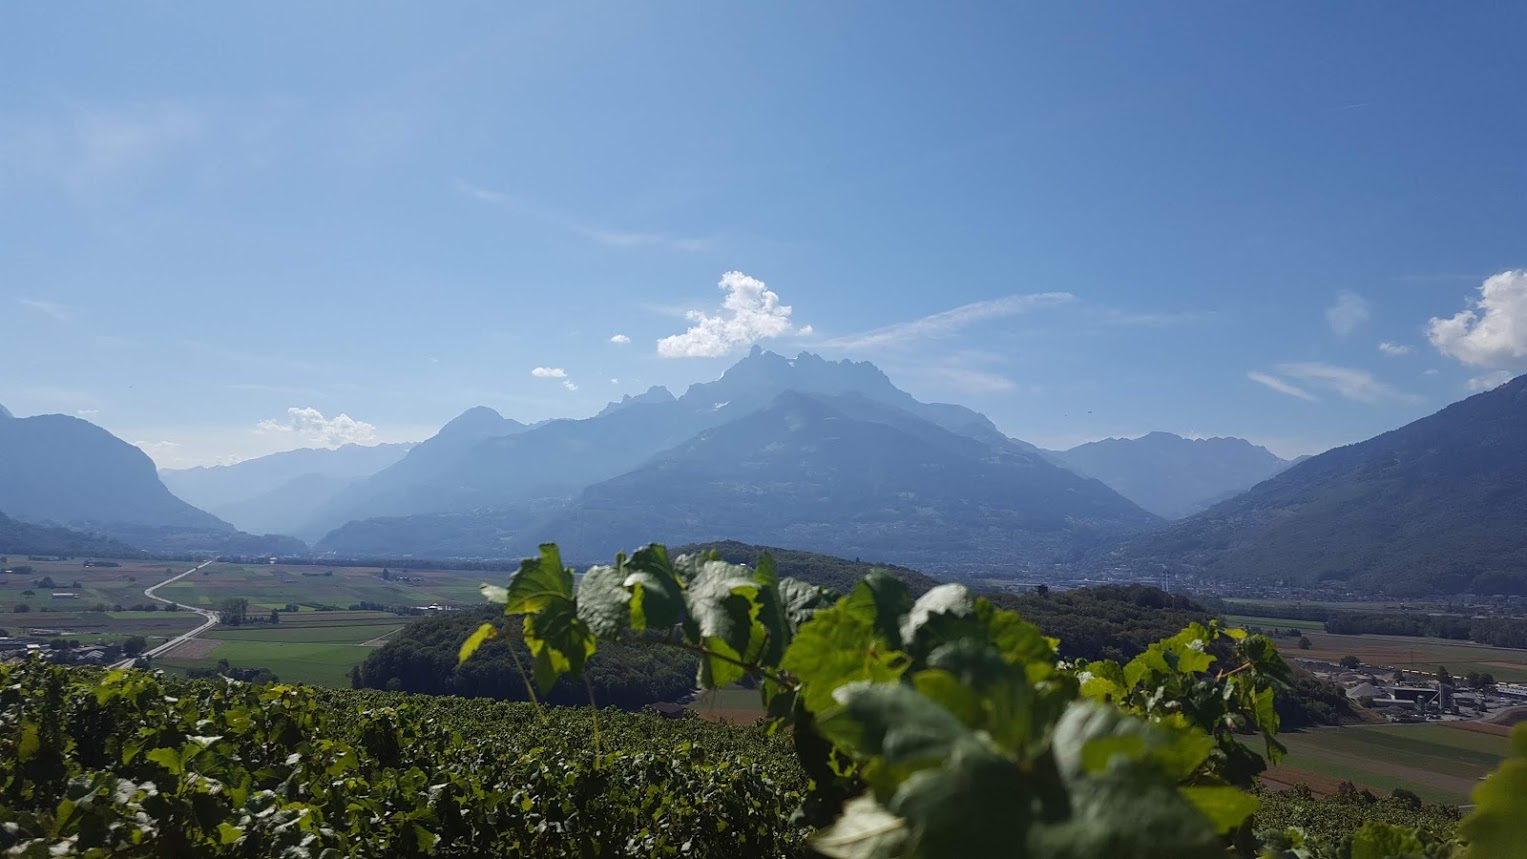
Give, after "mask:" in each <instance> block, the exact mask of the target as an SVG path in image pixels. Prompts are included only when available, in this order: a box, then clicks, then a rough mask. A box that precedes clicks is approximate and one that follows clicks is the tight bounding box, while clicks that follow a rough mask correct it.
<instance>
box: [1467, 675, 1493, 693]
mask: <svg viewBox="0 0 1527 859" xmlns="http://www.w3.org/2000/svg"><path fill="white" fill-rule="evenodd" d="M1475 681H1476V682H1474V683H1472V684H1470V685H1472V686H1473V687H1474V688H1475V689H1488V688H1490V687H1491V686H1494V685H1495V675H1494V674H1491V673H1490V672H1488V671H1481V672H1479V676H1478V677H1476V678H1475Z"/></svg>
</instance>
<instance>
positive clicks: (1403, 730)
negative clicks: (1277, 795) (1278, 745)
mask: <svg viewBox="0 0 1527 859" xmlns="http://www.w3.org/2000/svg"><path fill="white" fill-rule="evenodd" d="M1471 727H1473V726H1466V723H1440V724H1439V723H1428V724H1418V725H1354V726H1346V727H1339V728H1315V729H1312V730H1308V731H1300V732H1297V733H1292V734H1284V735H1281V736H1280V737H1279V739H1280V740H1282V741H1283V743H1284V745H1286V746H1288V749H1289V754H1288V756H1287V757H1285V758H1284V759H1283V760H1282V761H1281V762H1280V763H1279V765H1278V766H1276V767H1274V768H1272V769H1271V770H1269V771H1268V773H1267V774H1266V775H1265V776H1264V780H1266V781H1268V782H1271V783H1273V784H1275V785H1277V784H1287V785H1292V784H1299V783H1305V784H1309V785H1310V787H1311V788H1312V789H1315V790H1317V792H1322V793H1331V792H1334V783H1339V782H1341V781H1350V782H1352V783H1353V784H1355V785H1357V786H1358V787H1360V788H1361V787H1366V788H1370V789H1372V790H1374V792H1375V793H1386V794H1387V793H1389V792H1390V791H1392V790H1393V789H1395V788H1405V789H1406V790H1409V791H1412V792H1413V793H1415V794H1416V795H1417V796H1419V797H1421V798H1422V799H1424V800H1426V801H1428V802H1441V803H1447V804H1452V805H1457V804H1462V803H1466V802H1468V801H1469V794H1470V792H1471V791H1473V789H1474V788H1475V787H1476V786H1477V785H1478V783H1479V778H1480V777H1481V776H1483V775H1485V774H1486V773H1488V772H1490V771H1491V770H1493V769H1495V768H1496V767H1497V766H1498V765H1499V764H1500V762H1501V759H1502V758H1503V757H1504V756H1505V754H1506V750H1507V743H1508V740H1507V738H1506V737H1505V736H1501V735H1500V734H1498V733H1486V732H1484V731H1481V730H1473V729H1471Z"/></svg>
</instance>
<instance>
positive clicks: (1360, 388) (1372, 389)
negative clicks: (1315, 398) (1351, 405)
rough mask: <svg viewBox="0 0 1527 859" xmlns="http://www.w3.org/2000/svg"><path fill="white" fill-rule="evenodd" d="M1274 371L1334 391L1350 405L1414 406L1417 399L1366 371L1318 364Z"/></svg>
mask: <svg viewBox="0 0 1527 859" xmlns="http://www.w3.org/2000/svg"><path fill="white" fill-rule="evenodd" d="M1278 372H1279V373H1281V374H1283V375H1284V376H1287V377H1289V378H1293V379H1297V380H1299V381H1301V382H1304V383H1306V384H1309V385H1313V386H1315V387H1317V388H1324V389H1326V390H1328V391H1332V392H1335V393H1337V394H1339V395H1341V396H1343V397H1345V398H1347V399H1349V400H1352V401H1353V402H1357V403H1366V404H1368V405H1377V404H1379V403H1386V402H1399V403H1417V402H1420V401H1421V398H1420V397H1417V396H1416V395H1414V394H1408V393H1406V392H1404V391H1400V390H1397V389H1395V388H1393V387H1390V386H1389V385H1386V384H1384V383H1383V382H1380V381H1379V380H1377V379H1375V378H1373V374H1372V373H1369V372H1368V371H1367V370H1359V369H1357V368H1355V367H1338V366H1336V365H1334V364H1323V363H1320V362H1319V361H1303V362H1298V363H1293V364H1279V365H1278Z"/></svg>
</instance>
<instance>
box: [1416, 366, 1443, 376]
mask: <svg viewBox="0 0 1527 859" xmlns="http://www.w3.org/2000/svg"><path fill="white" fill-rule="evenodd" d="M1439 372H1441V371H1440V370H1438V369H1437V368H1436V367H1427V368H1426V369H1425V370H1422V371H1421V375H1423V376H1435V375H1437V374H1438V373H1439Z"/></svg>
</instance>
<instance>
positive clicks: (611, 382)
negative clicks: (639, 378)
mask: <svg viewBox="0 0 1527 859" xmlns="http://www.w3.org/2000/svg"><path fill="white" fill-rule="evenodd" d="M610 384H612V385H618V384H620V380H619V379H611V380H610Z"/></svg>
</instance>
